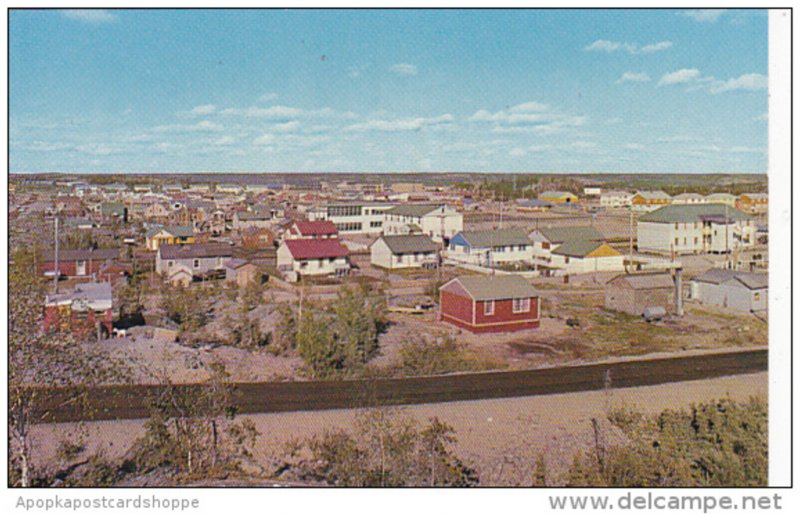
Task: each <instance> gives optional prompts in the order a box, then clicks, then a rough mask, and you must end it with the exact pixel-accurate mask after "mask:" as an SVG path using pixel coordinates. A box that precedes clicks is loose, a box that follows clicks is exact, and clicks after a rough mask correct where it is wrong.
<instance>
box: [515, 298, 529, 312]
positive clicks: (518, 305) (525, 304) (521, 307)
mask: <svg viewBox="0 0 800 514" xmlns="http://www.w3.org/2000/svg"><path fill="white" fill-rule="evenodd" d="M511 310H512V312H514V314H519V313H521V312H530V310H531V299H530V298H514V300H513V302H512V304H511Z"/></svg>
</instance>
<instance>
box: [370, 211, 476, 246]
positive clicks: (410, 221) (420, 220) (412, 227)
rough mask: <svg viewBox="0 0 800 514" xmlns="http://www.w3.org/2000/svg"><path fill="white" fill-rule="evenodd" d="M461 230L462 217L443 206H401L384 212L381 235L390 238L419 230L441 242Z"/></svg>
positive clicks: (462, 226) (462, 224)
mask: <svg viewBox="0 0 800 514" xmlns="http://www.w3.org/2000/svg"><path fill="white" fill-rule="evenodd" d="M463 228H464V216H463V215H462V214H461V213H460V212H458V211H456V210H455V209H453V208H452V207H450V206H448V205H444V204H442V205H432V204H401V205H395V206H394V207H392V208H390V209H388V210H386V211H385V212H384V221H383V233H384V234H386V235H390V236H391V235H402V234H411V233H414V232H416V231H417V230H419V231H420V232H421V233H422V234H426V235H428V236H430V237H431V238H433V240H434V241H442V240H443V239H450V238H451V237H452V236H454V235H455V234H456V233H458V232H460V231H461V230H462V229H463Z"/></svg>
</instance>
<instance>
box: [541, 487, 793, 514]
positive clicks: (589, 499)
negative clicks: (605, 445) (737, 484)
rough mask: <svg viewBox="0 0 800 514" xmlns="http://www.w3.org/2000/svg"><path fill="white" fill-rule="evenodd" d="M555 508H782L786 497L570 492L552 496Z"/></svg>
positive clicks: (774, 495)
mask: <svg viewBox="0 0 800 514" xmlns="http://www.w3.org/2000/svg"><path fill="white" fill-rule="evenodd" d="M548 499H549V501H550V508H551V509H553V510H591V511H596V510H623V511H624V510H653V509H655V510H662V509H663V510H693V511H703V512H704V513H707V512H710V511H714V510H781V509H782V508H783V506H782V505H781V502H782V500H783V498H782V497H781V496H780V495H779V494H773V495H771V496H768V495H763V496H755V495H741V496H731V495H710V494H708V495H703V494H658V493H652V492H648V493H647V494H635V493H627V494H624V495H622V496H619V497H614V496H611V495H592V494H583V495H581V494H569V495H559V496H557V495H552V496H549V497H548Z"/></svg>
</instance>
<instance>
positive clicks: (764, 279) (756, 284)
mask: <svg viewBox="0 0 800 514" xmlns="http://www.w3.org/2000/svg"><path fill="white" fill-rule="evenodd" d="M692 280H694V281H697V282H706V283H708V284H717V285H719V284H722V283H723V282H728V281H729V280H736V281H738V282H739V283H741V284H742V285H743V286H745V287H746V288H748V289H764V288H766V287H769V275H768V274H767V273H745V272H741V271H734V270H729V269H719V268H712V269H710V270H708V271H706V272H704V273H701V274H700V275H697V276H696V277H694V278H693V279H692Z"/></svg>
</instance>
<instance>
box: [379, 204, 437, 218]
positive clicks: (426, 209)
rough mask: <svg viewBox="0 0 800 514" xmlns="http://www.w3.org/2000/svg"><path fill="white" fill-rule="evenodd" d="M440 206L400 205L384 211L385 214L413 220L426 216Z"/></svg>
mask: <svg viewBox="0 0 800 514" xmlns="http://www.w3.org/2000/svg"><path fill="white" fill-rule="evenodd" d="M440 207H442V205H433V204H402V205H395V206H394V207H392V208H391V209H388V210H387V211H386V214H396V215H399V216H413V217H415V218H420V217H422V216H425V215H426V214H430V213H431V212H433V211H435V210H436V209H439V208H440Z"/></svg>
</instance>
